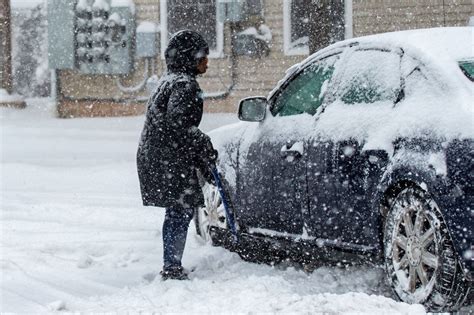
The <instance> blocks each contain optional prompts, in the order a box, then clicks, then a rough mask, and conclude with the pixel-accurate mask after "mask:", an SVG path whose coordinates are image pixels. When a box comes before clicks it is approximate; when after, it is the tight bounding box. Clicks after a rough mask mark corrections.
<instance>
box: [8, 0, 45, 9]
mask: <svg viewBox="0 0 474 315" xmlns="http://www.w3.org/2000/svg"><path fill="white" fill-rule="evenodd" d="M45 1H46V0H11V1H10V3H11V6H12V7H15V8H22V7H33V6H35V5H37V4H38V3H41V2H45Z"/></svg>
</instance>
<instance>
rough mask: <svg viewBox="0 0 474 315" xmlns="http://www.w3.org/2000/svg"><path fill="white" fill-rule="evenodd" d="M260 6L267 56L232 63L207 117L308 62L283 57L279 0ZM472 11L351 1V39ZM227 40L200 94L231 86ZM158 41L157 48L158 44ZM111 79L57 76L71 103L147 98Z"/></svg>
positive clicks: (145, 1) (148, 2)
mask: <svg viewBox="0 0 474 315" xmlns="http://www.w3.org/2000/svg"><path fill="white" fill-rule="evenodd" d="M134 2H135V4H136V13H137V25H138V23H140V22H141V21H145V20H147V21H154V22H159V20H160V12H159V11H160V5H159V1H158V0H135V1H134ZM264 4H265V9H264V12H265V17H264V19H265V24H266V25H267V26H268V27H269V28H270V29H271V31H272V35H273V40H272V43H271V46H270V54H269V56H267V57H262V58H257V57H248V56H239V57H238V58H237V60H236V73H235V74H236V82H235V86H234V89H233V90H232V92H231V93H230V95H229V96H228V97H227V98H226V99H223V100H207V101H206V102H205V108H206V110H207V111H210V112H220V111H225V112H235V111H236V109H237V105H238V101H239V99H241V98H243V97H247V96H252V95H267V94H268V92H269V91H270V90H271V89H272V88H273V87H274V86H275V84H276V83H277V82H278V80H280V79H281V78H282V77H283V75H284V72H285V70H286V69H287V68H288V67H290V66H291V65H293V64H294V63H296V62H299V61H301V60H302V59H304V58H306V57H307V56H304V55H303V56H301V55H300V56H285V55H284V54H283V0H264ZM473 9H474V1H473V0H444V1H443V0H416V1H409V0H353V33H354V36H363V35H369V34H374V33H381V32H389V31H398V30H405V29H415V28H426V27H437V26H457V25H466V24H467V21H468V19H469V16H471V15H474V14H473ZM230 34H231V32H230V29H229V26H228V25H226V26H225V29H224V55H225V57H224V58H218V59H210V63H209V69H208V72H207V73H206V74H205V75H204V76H202V77H200V78H199V82H200V84H201V87H202V89H203V90H204V91H205V92H208V93H213V92H220V91H225V90H226V88H227V87H228V86H229V85H230V83H231V63H230V59H229V57H230ZM157 41H158V43H159V38H158V39H157ZM156 69H157V71H156V72H157V74H158V75H160V74H161V73H162V72H163V71H164V69H165V65H164V63H163V60H162V59H161V58H160V57H158V58H157V59H156ZM143 71H144V64H143V62H142V61H140V62H137V64H136V70H135V71H134V72H133V73H132V74H131V75H129V76H128V77H126V78H122V79H123V84H126V85H135V84H137V83H138V82H139V81H140V80H141V79H142V77H143ZM116 79H117V78H116V77H114V76H86V75H80V74H78V73H77V72H72V71H66V72H62V73H61V75H60V81H61V87H62V89H63V93H64V94H65V95H66V96H68V97H71V98H73V99H82V98H84V97H86V96H87V97H88V98H97V99H108V100H109V101H110V100H120V101H122V102H126V103H127V102H128V103H130V102H133V100H134V99H136V98H137V97H138V98H145V97H146V95H145V93H140V94H136V95H126V94H124V93H122V92H120V90H119V89H118V88H117V86H116V83H115V80H116ZM68 104H69V105H68V110H71V108H73V106H71V103H70V102H69V103H68ZM124 106H126V105H124ZM91 108H92V107H91ZM94 108H97V106H95V107H94ZM111 108H112V107H111ZM137 108H140V106H138V107H137ZM82 112H83V111H82ZM82 112H81V113H82ZM101 112H102V113H107V112H108V111H101ZM92 114H93V113H92ZM81 115H82V114H81Z"/></svg>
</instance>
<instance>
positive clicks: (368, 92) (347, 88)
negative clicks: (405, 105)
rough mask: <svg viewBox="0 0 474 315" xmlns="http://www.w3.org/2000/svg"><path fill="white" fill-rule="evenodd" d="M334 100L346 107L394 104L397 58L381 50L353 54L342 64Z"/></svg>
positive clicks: (398, 57) (396, 91) (398, 88)
mask: <svg viewBox="0 0 474 315" xmlns="http://www.w3.org/2000/svg"><path fill="white" fill-rule="evenodd" d="M344 66H345V68H344V69H343V70H342V74H341V76H340V77H338V82H339V86H338V89H337V92H336V99H338V100H341V101H342V102H344V103H346V104H360V103H375V102H378V101H393V102H395V101H396V100H397V97H398V94H399V92H400V86H401V84H400V77H401V73H400V55H398V54H396V53H392V52H387V51H382V50H359V51H354V52H353V53H352V54H351V55H350V56H348V57H347V59H345V60H344Z"/></svg>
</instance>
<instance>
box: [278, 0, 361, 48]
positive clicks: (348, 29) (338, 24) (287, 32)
mask: <svg viewBox="0 0 474 315" xmlns="http://www.w3.org/2000/svg"><path fill="white" fill-rule="evenodd" d="M338 1H340V3H339V2H338ZM338 1H331V8H330V15H331V16H330V19H331V27H330V28H329V33H330V34H329V36H330V37H331V39H332V41H338V40H342V39H344V38H350V37H352V0H338ZM316 3H317V1H315V0H284V1H283V46H284V47H283V49H284V52H285V54H286V55H307V54H309V39H310V36H309V35H310V34H309V30H310V28H311V22H313V21H311V16H310V14H311V13H312V12H314V10H315V9H314V8H315V6H316V5H317V4H316Z"/></svg>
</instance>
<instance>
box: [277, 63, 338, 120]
mask: <svg viewBox="0 0 474 315" xmlns="http://www.w3.org/2000/svg"><path fill="white" fill-rule="evenodd" d="M336 60H337V56H331V57H328V58H325V59H323V60H320V61H318V62H315V63H313V64H311V65H309V66H308V67H306V68H305V69H304V70H303V71H301V72H300V73H299V74H298V75H297V76H296V77H295V78H293V79H292V80H291V81H290V82H289V84H287V85H286V86H284V88H283V89H282V91H281V92H280V93H279V94H277V95H276V97H275V98H274V99H273V101H272V107H271V111H272V114H273V115H274V116H290V115H298V114H302V113H308V114H310V115H314V114H315V113H316V111H317V109H318V108H319V106H321V104H322V103H323V100H324V94H325V91H326V87H327V84H328V82H329V80H330V79H331V77H332V74H333V72H334V63H335V61H336Z"/></svg>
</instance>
